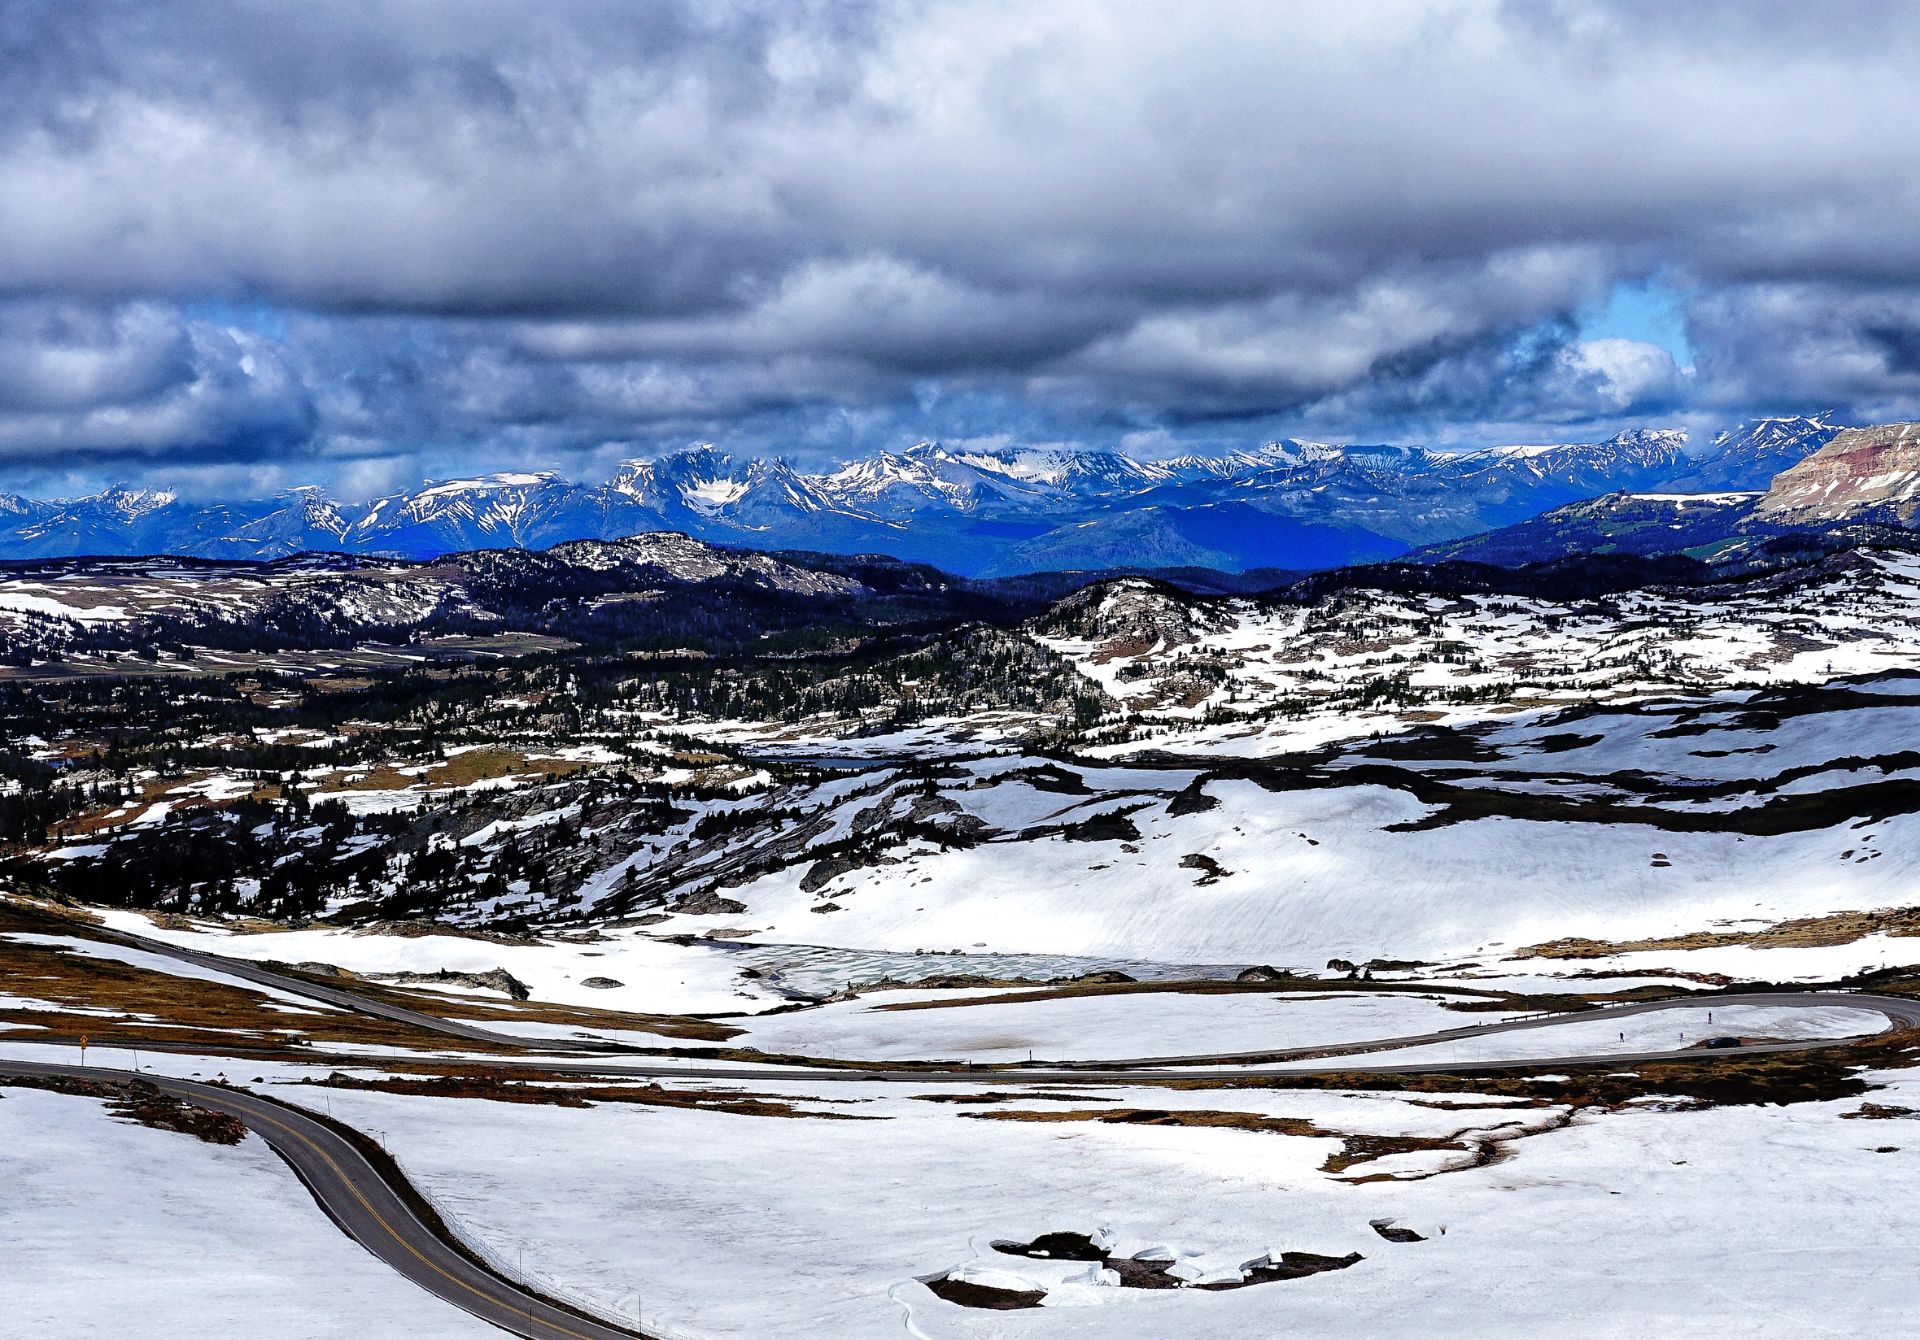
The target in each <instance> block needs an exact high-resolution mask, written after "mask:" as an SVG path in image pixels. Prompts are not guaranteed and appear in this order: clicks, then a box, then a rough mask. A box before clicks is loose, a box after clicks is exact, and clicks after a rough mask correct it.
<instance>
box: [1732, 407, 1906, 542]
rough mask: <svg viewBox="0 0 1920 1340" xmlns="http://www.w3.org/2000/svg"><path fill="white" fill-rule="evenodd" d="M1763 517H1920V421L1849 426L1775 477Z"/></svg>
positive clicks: (1765, 499)
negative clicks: (1861, 426)
mask: <svg viewBox="0 0 1920 1340" xmlns="http://www.w3.org/2000/svg"><path fill="white" fill-rule="evenodd" d="M1758 513H1759V514H1760V515H1762V516H1769V517H1773V518H1775V519H1778V520H1783V521H1802V522H1804V521H1823V520H1839V519H1842V518H1857V519H1868V518H1871V519H1875V520H1891V521H1898V522H1900V523H1901V524H1902V525H1909V526H1910V525H1914V524H1915V522H1916V516H1920V423H1889V424H1881V425H1879V426H1878V427H1875V428H1849V429H1847V430H1846V431H1844V432H1842V433H1839V434H1837V435H1836V436H1835V437H1834V438H1833V440H1832V441H1830V442H1828V443H1827V444H1826V445H1825V446H1824V447H1822V448H1820V450H1818V451H1816V452H1814V453H1813V455H1811V456H1809V457H1807V458H1806V459H1805V460H1804V461H1801V462H1800V464H1798V465H1796V466H1794V467H1793V468H1792V469H1789V470H1784V471H1782V472H1781V473H1780V474H1778V475H1776V476H1775V477H1774V481H1773V486H1772V487H1771V488H1769V489H1768V490H1767V493H1766V496H1765V497H1763V498H1761V500H1760V505H1759V508H1758Z"/></svg>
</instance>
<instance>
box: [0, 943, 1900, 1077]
mask: <svg viewBox="0 0 1920 1340" xmlns="http://www.w3.org/2000/svg"><path fill="white" fill-rule="evenodd" d="M95 934H96V935H98V936H99V938H102V939H111V940H114V941H117V942H118V943H121V944H125V945H128V946H130V947H132V948H136V949H144V950H147V951H148V952H150V953H155V954H163V955H166V956H168V957H171V958H174V959H178V960H180V961H181V962H184V963H191V964H195V965H197V966H199V967H202V968H207V969H210V970H212V971H215V972H222V973H227V974H229V975H230V976H234V977H239V978H242V979H243V980H246V981H250V982H254V983H256V984H258V985H260V986H270V987H274V988H276V989H278V990H281V991H288V992H292V993H295V994H298V995H303V996H306V997H308V998H309V999H312V1000H318V1001H322V1002H325V1003H327V1004H330V1005H337V1006H340V1007H341V1008H343V1009H349V1010H358V1011H360V1012H362V1013H364V1014H372V1015H377V1016H379V1017H380V1018H383V1019H392V1020H395V1021H396V1022H399V1023H404V1024H410V1025H412V1026H413V1027H416V1028H420V1029H423V1030H426V1031H429V1032H433V1033H438V1034H441V1035H443V1036H446V1037H454V1038H459V1039H462V1040H464V1041H469V1042H482V1043H486V1044H488V1045H490V1046H495V1047H503V1048H508V1049H511V1050H513V1051H517V1052H542V1053H548V1054H551V1053H553V1052H556V1051H561V1052H576V1053H577V1052H593V1053H596V1054H601V1055H618V1054H622V1053H624V1054H627V1055H634V1054H638V1053H641V1052H642V1051H643V1049H642V1048H638V1047H631V1046H628V1045H626V1044H623V1043H617V1042H580V1041H565V1042H560V1041H555V1040H553V1039H544V1038H543V1039H530V1038H524V1037H517V1036H515V1035H513V1034H511V1033H500V1032H495V1031H494V1030H492V1029H487V1028H482V1027H480V1026H479V1025H477V1024H468V1023H462V1022H460V1021H459V1020H455V1019H443V1018H441V1017H440V1016H438V1015H432V1014H424V1013H422V1012H420V1011H418V1010H410V1009H407V1008H406V1007H405V1006H401V1005H392V1004H388V1003H386V1002H384V1001H379V1000H374V999H371V998H369V997H367V996H362V995H359V994H357V993H356V992H354V991H351V990H349V989H346V988H344V987H334V986H325V985H321V984H319V983H315V982H311V981H308V980H307V979H305V978H302V977H290V976H288V975H286V974H284V973H279V972H275V971H273V970H272V969H270V968H265V967H262V966H260V965H259V964H257V963H251V962H248V961H247V960H245V959H236V958H228V957H225V956H224V955H220V954H208V953H204V952H202V951H200V950H194V949H186V948H182V947H181V946H179V945H174V944H169V943H167V942H166V941H164V940H154V939H149V938H147V937H146V936H143V935H135V934H132V933H130V932H125V931H108V930H105V929H104V928H99V929H97V930H96V931H95ZM1728 1005H1770V1006H1796V1005H1797V1006H1825V1005H1842V1006H1851V1007H1854V1008H1859V1009H1870V1010H1877V1011H1879V1012H1880V1013H1881V1014H1883V1015H1885V1016H1886V1018H1887V1027H1888V1028H1920V1000H1915V999H1911V998H1908V997H1904V996H1876V995H1869V994H1865V993H1858V992H1847V991H1799V992H1795V991H1778V992H1775V991H1756V992H1748V993H1745V994H1739V995H1712V996H1702V995H1693V996H1681V997H1675V998H1673V999H1670V1000H1654V1001H1643V1002H1639V1003H1636V1004H1632V1005H1612V1006H1608V1007H1606V1008H1604V1009H1600V1010H1585V1011H1581V1012H1579V1013H1574V1014H1554V1015H1546V1016H1542V1017H1540V1018H1534V1019H1520V1020H1514V1021H1511V1022H1505V1023H1491V1024H1468V1025H1463V1026H1462V1027H1459V1028H1451V1029H1443V1030H1441V1031H1438V1032H1433V1033H1417V1034H1407V1035H1403V1036H1400V1037H1393V1038H1376V1039H1371V1040H1368V1041H1364V1042H1353V1043H1344V1044H1340V1045H1337V1046H1322V1047H1295V1048H1286V1049H1272V1050H1267V1051H1261V1052H1245V1051H1241V1052H1214V1053H1204V1054H1195V1055H1188V1056H1160V1057H1141V1058H1137V1059H1128V1060H1108V1061H1098V1062H1075V1061H1059V1062H1051V1063H1046V1064H1043V1065H1039V1066H1034V1065H1025V1066H1009V1067H1005V1068H994V1067H991V1066H979V1067H973V1066H966V1065H948V1066H946V1067H944V1068H942V1067H940V1066H937V1065H935V1066H922V1067H901V1068H899V1069H893V1070H889V1069H875V1068H859V1069H853V1068H845V1067H840V1066H834V1065H831V1064H829V1065H806V1066H797V1065H773V1064H768V1065H764V1066H758V1065H751V1064H747V1065H725V1066H719V1065H706V1066H698V1065H686V1064H679V1063H674V1062H670V1061H662V1062H637V1061H635V1062H618V1063H616V1062H601V1061H591V1062H584V1061H577V1062H563V1061H555V1060H548V1059H543V1060H542V1062H541V1063H542V1064H543V1065H544V1066H546V1067H548V1068H552V1069H558V1070H565V1071H569V1072H580V1073H584V1074H594V1075H608V1076H615V1077H621V1078H638V1079H672V1078H676V1077H680V1078H688V1079H750V1080H760V1081H766V1080H774V1079H780V1080H794V1079H806V1080H822V1081H826V1082H837V1083H846V1082H853V1081H863V1082H898V1083H977V1082H979V1081H980V1080H982V1079H983V1078H986V1077H991V1078H992V1079H993V1082H995V1083H1007V1084H1049V1083H1052V1084H1058V1083H1076V1084H1082V1085H1085V1084H1100V1083H1105V1084H1129V1083H1132V1084H1137V1083H1142V1082H1150V1081H1154V1080H1174V1079H1191V1078H1194V1077H1195V1076H1194V1073H1193V1072H1192V1071H1191V1070H1189V1069H1184V1068H1185V1067H1197V1066H1222V1065H1231V1066H1236V1067H1240V1069H1237V1070H1236V1072H1235V1073H1236V1074H1245V1075H1248V1076H1255V1077H1257V1076H1265V1075H1315V1074H1335V1073H1340V1072H1344V1071H1351V1070H1356V1069H1364V1070H1366V1071H1368V1072H1369V1073H1379V1074H1424V1073H1444V1072H1447V1071H1459V1070H1505V1069H1525V1068H1529V1067H1536V1066H1545V1065H1579V1064H1586V1063H1600V1062H1608V1061H1615V1062H1619V1061H1667V1060H1691V1061H1711V1060H1716V1059H1724V1058H1727V1057H1733V1056H1740V1055H1755V1054H1759V1053H1764V1052H1778V1051H1801V1050H1806V1049H1808V1048H1813V1047H1822V1046H1828V1045H1831V1043H1832V1041H1833V1039H1811V1040H1807V1041H1801V1042H1781V1043H1757V1044H1753V1045H1750V1046H1745V1047H1729V1048H1725V1049H1721V1050H1715V1051H1705V1050H1701V1049H1699V1048H1693V1047H1688V1048H1676V1049H1673V1050H1667V1051H1643V1052H1603V1053H1596V1054H1589V1055H1579V1056H1561V1057H1550V1058H1529V1059H1512V1060H1504V1059H1495V1060H1487V1061H1475V1062H1472V1063H1466V1062H1459V1061H1451V1062H1433V1061H1428V1062H1398V1063H1390V1064H1372V1065H1368V1064H1365V1063H1364V1062H1363V1063H1359V1064H1355V1063H1352V1062H1342V1063H1339V1064H1329V1065H1324V1066H1303V1065H1289V1066H1285V1067H1281V1066H1278V1065H1275V1064H1273V1063H1276V1062H1282V1061H1287V1060H1289V1059H1290V1058H1291V1059H1302V1058H1315V1059H1318V1058H1328V1059H1334V1058H1345V1057H1351V1056H1362V1055H1365V1054H1367V1053H1370V1052H1382V1051H1393V1050H1398V1049H1400V1048H1403V1047H1419V1046H1425V1045H1427V1044H1429V1043H1437V1042H1455V1041H1459V1040H1461V1039H1463V1038H1473V1037H1484V1036H1488V1035H1491V1034H1498V1033H1510V1032H1518V1031H1522V1030H1529V1029H1536V1028H1553V1027H1556V1026H1559V1025H1562V1024H1569V1023H1578V1022H1592V1021H1596V1020H1600V1019H1613V1018H1625V1017H1627V1016H1629V1015H1640V1014H1649V1013H1653V1012H1656V1011H1660V1010H1670V1009H1687V1008H1696V1007H1697V1008H1703V1009H1714V1008H1716V1007H1719V1006H1728ZM979 1008H987V1009H990V1008H992V1007H991V1006H982V1007H979ZM28 1040H30V1039H25V1038H11V1039H9V1041H28ZM99 1040H100V1041H101V1043H102V1044H103V1045H104V1044H105V1043H106V1039H105V1038H101V1039H99ZM116 1045H117V1044H116ZM129 1045H132V1046H139V1045H141V1044H140V1043H138V1042H137V1041H131V1040H129ZM147 1045H148V1046H149V1047H150V1048H151V1049H152V1050H171V1049H167V1048H159V1047H153V1045H152V1044H147ZM316 1059H318V1057H317V1056H316Z"/></svg>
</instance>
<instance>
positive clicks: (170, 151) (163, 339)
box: [0, 0, 1920, 497]
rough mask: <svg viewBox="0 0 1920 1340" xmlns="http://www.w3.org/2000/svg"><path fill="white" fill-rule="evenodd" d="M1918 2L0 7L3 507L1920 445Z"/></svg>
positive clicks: (8, 2)
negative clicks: (1872, 429) (1766, 425)
mask: <svg viewBox="0 0 1920 1340" xmlns="http://www.w3.org/2000/svg"><path fill="white" fill-rule="evenodd" d="M1916 68H1920V6H1915V5H1912V4H1908V3H1901V2H1898V0H1890V2H1888V3H1869V2H1867V0H1824V2H1823V3H1822V4H1820V5H1816V6H1809V5H1800V4H1787V3H1778V4H1766V3H1758V2H1757V0H1746V2H1744V3H1729V2H1726V0H1689V3H1686V4H1678V5H1676V4H1670V3H1636V2H1634V0H1622V2H1621V3H1612V4H1593V3H1585V2H1584V0H1527V2H1526V3H1515V4H1500V3H1493V2H1491V0H1481V2H1478V3H1464V2H1459V0H1337V2H1333V0H1329V2H1328V3H1314V2H1312V0H1294V2H1293V3H1289V4H1285V5H1274V4H1271V3H1267V2H1266V0H1258V2H1255V0H1247V2H1246V3H1240V2H1238V0H1194V2H1190V3H1185V4H1181V5H1166V4H1160V3H1144V2H1135V0H1049V3H1047V4H1045V5H1033V4H1030V3H998V2H989V0H952V2H950V3H940V2H937V0H933V2H929V3H911V4H908V3H899V4H896V3H884V2H882V3H860V2H859V0H832V2H828V0H819V2H818V3H809V2H808V0H780V2H779V3H766V4H749V3H728V2H726V0H700V3H694V4H686V5H682V4H678V3H673V0H649V3H646V4H640V5H635V4H631V3H627V2H626V0H604V2H603V0H578V2H576V3H566V2H564V0H546V2H545V3H542V4H539V5H529V4H525V3H523V0H464V2H463V3H458V4H454V3H434V2H433V0H405V2H404V3H381V2H379V0H327V2H325V3H319V2H316V3H296V2H295V0H262V2H261V3H242V2H239V0H235V2H233V3H224V4H211V3H204V4H203V3H193V0H183V2H182V3H175V4H169V5H166V6H155V5H132V4H119V3H107V2H105V0H0V488H11V489H16V490H19V491H25V492H35V493H40V494H43V495H50V494H57V493H60V492H76V491H82V490H84V489H86V488H88V487H93V486H97V485H98V484H100V483H102V482H106V481H111V480H126V481H131V482H141V483H158V484H165V485H168V486H171V487H175V488H178V489H181V490H182V491H184V492H187V493H189V494H200V495H205V496H241V495H246V494H250V493H255V492H264V491H268V490H271V489H275V488H280V487H285V486H287V485H290V484H296V483H309V482H311V483H320V484H323V485H326V486H327V487H330V488H332V489H334V490H335V491H337V492H339V493H340V494H341V495H342V496H345V497H364V496H368V495H369V494H372V493H377V492H381V491H385V490H388V489H392V488H398V487H404V486H406V485H408V484H410V483H412V482H414V481H416V480H418V479H420V478H422V477H428V476H431V477H444V476H446V475H449V474H458V473H470V472H472V471H474V470H477V469H487V468H540V469H553V470H557V471H559V472H560V473H562V474H565V475H568V476H569V477H572V478H580V479H593V478H598V477H603V476H604V474H605V473H606V472H607V471H609V470H610V469H611V468H612V466H613V465H614V463H615V462H617V461H618V460H620V459H622V458H626V457H632V456H648V455H654V454H658V453H661V452H664V451H669V450H673V449H676V448H679V447H683V446H686V445H688V444H690V443H694V442H701V441H710V442H714V443H716V444H718V445H720V446H722V447H725V448H727V449H728V450H731V451H733V452H735V453H737V454H741V455H765V456H779V457H783V458H786V459H789V460H791V461H794V462H795V463H797V464H801V465H804V466H818V465H824V464H828V463H831V462H835V461H838V460H842V459H846V458H849V457H855V456H859V455H863V454H866V453H869V452H872V451H875V450H878V449H881V448H889V447H900V446H904V445H908V444H911V443H913V442H916V441H919V440H922V439H928V438H932V439H938V440H941V441H945V442H949V443H954V444H959V445H1002V444H1034V445H1048V446H1053V445H1067V446H1085V447H1104V448H1116V449H1120V450H1125V451H1128V452H1131V453H1133V454H1135V455H1138V456H1142V457H1154V456H1160V455H1166V454H1171V453H1176V452H1182V451H1190V450H1211V449H1225V448H1232V447H1237V446H1244V445H1248V444H1255V443H1259V442H1262V441H1266V440H1270V439H1273V438H1277V437H1283V436H1304V437H1309V438H1316V439H1322V440H1336V441H1362V442H1382V441H1390V442H1408V443H1424V444H1428V445H1434V446H1441V447H1446V446H1468V445H1485V444H1490V443H1499V442H1538V441H1568V440H1590V439H1593V438H1597V437H1601V436H1605V435H1607V434H1608V433H1611V432H1613V431H1616V430H1618V429H1620V428H1625V427H1631V426H1641V425H1657V426H1680V427H1687V428H1688V429H1690V430H1691V431H1692V432H1694V434H1695V436H1696V440H1700V439H1701V438H1702V437H1704V435H1706V434H1709V433H1711V432H1712V431H1713V430H1714V429H1715V428H1716V427H1718V426H1724V425H1726V424H1730V423H1732V422H1734V421H1737V420H1739V419H1742V418H1747V417H1754V416H1759V415H1768V414H1785V413H1799V412H1816V411H1820V412H1830V413H1835V414H1837V415H1838V416H1840V417H1841V418H1843V419H1846V420H1849V421H1853V422H1871V421H1876V420H1884V419H1890V418H1901V417H1913V416H1916V415H1920V228H1915V227H1914V226H1913V220H1914V218H1915V217H1917V216H1920V213H1917V211H1916V206H1917V205H1920V198H1917V197H1920V136H1917V135H1915V134H1914V133H1913V130H1912V127H1913V126H1914V125H1916V124H1920V80H1915V79H1914V78H1913V73H1912V72H1913V71H1914V70H1915V69H1916Z"/></svg>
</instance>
